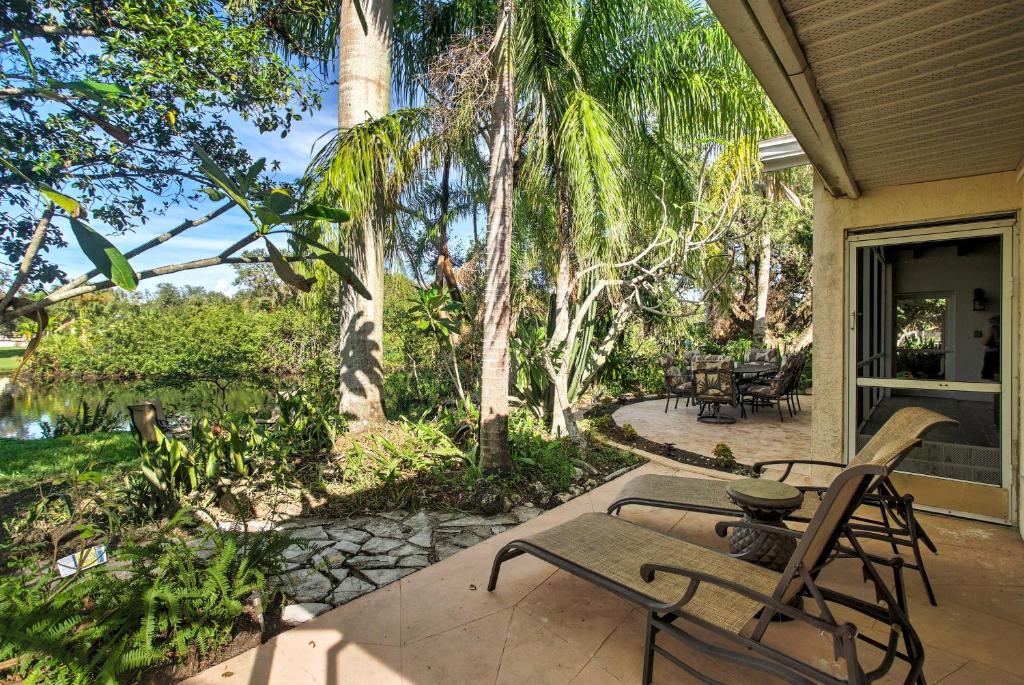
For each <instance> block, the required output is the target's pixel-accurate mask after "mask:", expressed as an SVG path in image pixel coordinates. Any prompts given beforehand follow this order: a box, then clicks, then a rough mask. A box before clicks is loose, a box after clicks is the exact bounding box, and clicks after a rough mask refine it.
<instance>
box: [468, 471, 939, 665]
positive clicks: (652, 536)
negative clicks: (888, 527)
mask: <svg viewBox="0 0 1024 685" xmlns="http://www.w3.org/2000/svg"><path fill="white" fill-rule="evenodd" d="M885 475H886V470H885V469H884V467H881V466H876V465H872V464H863V465H859V466H851V467H849V468H847V469H846V470H844V471H843V472H842V473H841V474H840V475H839V476H838V477H837V478H836V479H835V480H834V481H833V482H832V485H831V486H830V487H829V489H828V491H827V492H826V494H825V497H824V499H823V500H822V502H821V505H820V506H819V507H818V509H817V512H816V514H815V515H814V517H813V518H812V519H811V522H810V524H809V525H808V527H807V530H806V531H805V532H804V533H799V532H797V531H788V532H787V533H786V534H789V535H792V536H793V537H795V538H797V539H798V540H799V542H798V544H797V548H796V550H795V551H794V552H793V555H792V557H791V558H790V560H789V563H788V565H787V566H786V568H785V570H783V571H782V572H781V573H779V572H777V571H771V570H769V569H766V568H762V567H760V566H755V565H753V564H750V563H748V562H746V561H743V560H742V557H735V556H730V555H728V554H724V553H721V552H717V551H714V550H710V549H706V548H704V547H701V546H699V545H695V544H692V543H689V542H686V541H684V540H680V539H678V538H674V537H671V536H669V535H665V534H663V533H659V532H657V531H654V530H650V529H648V528H644V527H643V526H639V525H636V524H634V523H630V522H628V521H626V520H624V519H621V518H617V517H614V516H609V515H607V514H584V515H583V516H580V517H579V518H577V519H575V520H572V521H569V522H567V523H563V524H561V525H557V526H555V527H553V528H549V529H548V530H545V531H542V532H540V533H538V534H536V535H533V536H531V537H529V538H524V539H521V540H515V541H513V542H510V543H509V544H507V545H505V546H504V547H503V548H502V549H501V550H500V551H499V552H498V554H497V556H496V557H495V559H494V566H493V568H492V570H491V577H490V582H489V584H488V587H487V589H488V591H493V590H494V588H495V586H496V584H497V580H498V574H499V571H500V569H501V565H502V564H503V563H505V562H506V561H508V560H510V559H512V558H514V557H517V556H520V555H522V554H531V555H533V556H535V557H538V558H540V559H543V560H544V561H547V562H549V563H551V564H553V565H555V566H557V567H559V568H561V569H564V570H566V571H568V572H569V573H572V574H574V575H577V576H579V577H580V578H583V579H584V580H587V581H589V582H591V583H594V584H595V585H598V586H599V587H602V588H604V589H606V590H609V591H611V592H613V593H615V594H617V595H619V596H621V597H623V598H624V599H626V600H627V601H630V602H632V603H633V604H636V605H638V606H640V607H641V608H643V609H645V610H646V611H647V612H648V620H647V635H646V646H645V652H644V669H643V683H644V684H645V685H647V684H648V683H650V682H651V678H652V670H653V662H654V655H655V654H660V655H662V656H663V657H665V658H666V659H668V660H669V661H671V662H672V663H674V664H675V665H677V666H678V667H680V668H682V669H683V670H685V671H686V672H688V673H690V674H691V675H694V676H695V677H696V678H697V679H699V680H701V681H702V682H708V683H717V682H718V681H717V680H713V679H711V678H710V677H709V676H708V675H705V674H701V673H699V672H697V671H696V669H695V668H693V667H692V666H691V665H690V664H687V663H686V662H684V661H683V660H682V659H680V658H679V657H677V656H675V655H673V654H672V653H670V652H668V651H667V650H666V649H665V648H664V647H663V646H662V644H663V641H659V640H658V637H659V635H660V634H662V633H664V634H665V635H667V636H669V637H671V638H675V639H677V640H679V641H681V642H683V643H684V644H687V645H689V646H691V647H693V648H695V649H697V650H699V651H702V652H706V653H709V654H711V655H713V656H715V657H717V658H718V659H729V660H732V661H735V662H737V663H740V664H743V665H745V666H748V667H751V668H755V669H758V670H761V671H764V672H766V673H770V674H772V675H776V676H780V677H781V678H782V679H783V680H785V681H786V682H790V683H800V684H809V683H810V682H811V681H814V682H821V683H827V684H829V685H841V684H844V683H849V684H857V685H859V684H861V683H870V682H873V681H875V680H876V679H878V678H880V677H882V676H883V675H885V674H886V673H887V672H888V670H889V669H890V668H891V666H892V664H893V662H894V660H895V659H902V660H904V661H906V662H908V663H909V664H910V671H909V673H908V675H907V677H906V680H905V682H906V683H915V682H917V683H919V684H923V682H924V679H923V676H922V675H921V667H922V664H923V662H924V652H923V648H922V645H921V642H920V640H919V639H918V637H917V635H916V633H915V632H914V630H913V627H912V626H911V625H910V622H909V619H908V618H907V614H906V611H905V605H904V601H903V600H904V598H903V596H902V576H901V561H902V560H901V559H900V557H894V558H893V559H890V560H885V561H887V562H888V563H889V565H890V566H891V568H892V569H893V572H894V576H895V579H896V582H895V587H896V590H897V596H893V594H892V593H891V592H890V590H889V588H888V587H887V586H886V584H885V582H883V581H882V579H881V577H880V576H879V574H878V570H877V568H876V566H875V564H877V563H879V562H882V561H883V560H882V559H881V558H879V557H872V556H871V555H868V554H867V553H866V552H864V550H863V548H862V547H861V546H860V544H859V542H858V541H857V538H856V537H855V536H853V535H852V534H850V531H849V527H848V522H849V519H850V517H851V515H852V514H853V512H854V510H855V509H856V508H857V507H858V506H860V504H861V503H862V499H863V496H864V494H865V493H866V492H867V491H868V490H869V488H871V487H872V486H873V485H874V482H875V481H876V480H877V479H879V478H884V477H885ZM737 526H739V527H746V528H748V529H751V530H753V531H757V532H760V533H762V534H763V535H762V536H761V538H760V539H761V541H762V542H763V541H764V540H766V539H767V538H768V535H767V532H768V531H771V532H772V533H777V532H778V531H779V529H778V528H775V527H771V526H764V525H761V524H757V523H750V522H747V521H735V522H722V523H720V524H719V525H718V526H717V527H716V528H717V530H718V533H719V534H720V535H723V534H724V533H725V531H726V529H728V528H730V527H737ZM841 536H844V537H846V538H847V539H848V541H849V545H850V546H849V547H843V546H842V545H840V543H839V540H840V537H841ZM755 547H756V546H755ZM755 552H756V549H754V550H751V553H755ZM840 552H842V553H846V554H849V555H853V556H857V557H859V558H860V559H861V561H862V562H863V564H864V574H865V580H866V581H870V582H871V583H872V584H873V585H874V588H875V591H876V593H877V595H876V597H877V598H878V604H877V605H876V604H871V603H869V602H865V601H864V600H860V599H858V598H854V597H849V596H847V595H844V594H842V593H838V592H835V591H833V590H830V589H828V588H825V587H822V586H820V585H819V584H818V583H817V576H818V573H819V571H820V570H821V568H822V567H823V566H824V565H825V563H826V562H827V561H828V560H829V558H830V557H831V556H832V555H833V554H834V553H840ZM801 597H809V598H811V600H810V601H809V602H807V604H813V605H814V606H815V607H816V608H817V614H812V613H808V612H807V611H805V610H804V609H803V608H802V605H801V604H798V603H797V602H798V601H799V600H800V599H801ZM830 603H835V604H840V605H843V606H845V607H848V608H850V609H853V610H854V611H855V612H857V613H859V614H862V615H864V616H865V620H866V621H868V622H871V621H876V620H877V621H879V622H880V625H888V626H890V635H889V639H888V641H887V643H884V644H883V643H882V642H879V641H877V640H874V639H872V638H870V637H868V636H866V635H863V634H861V633H860V632H859V631H858V630H857V627H856V626H855V625H853V624H851V623H844V622H840V621H838V620H837V619H836V618H835V616H834V615H833V614H832V611H831V610H830V608H829V604H830ZM779 615H782V616H785V617H788V618H790V619H793V620H797V621H801V622H804V623H807V624H809V625H810V626H812V627H813V628H814V629H815V630H818V631H821V632H822V633H827V634H829V635H831V636H832V638H833V642H834V647H835V656H836V658H837V659H838V658H840V657H842V658H843V659H844V660H845V663H846V678H845V679H842V678H839V677H836V676H835V675H833V674H832V673H830V672H826V671H823V670H821V668H819V667H818V666H817V664H809V663H806V662H804V661H801V660H799V659H797V658H796V657H794V656H793V655H792V654H791V653H787V651H786V649H785V647H775V646H772V645H771V644H766V643H765V642H764V640H763V638H764V637H765V633H766V632H767V630H768V629H769V627H771V626H772V619H773V618H775V617H777V616H779ZM755 619H756V620H755ZM691 626H697V627H700V628H703V629H705V630H707V631H710V632H711V633H713V634H715V635H718V636H720V637H723V638H725V639H727V640H729V641H731V642H732V643H734V644H737V645H738V646H740V647H741V648H746V649H745V650H744V649H741V650H732V649H728V648H723V647H720V646H717V645H712V644H709V643H707V642H705V641H704V640H702V639H700V638H699V637H697V636H696V635H694V634H693V632H691V631H690V630H689V628H690V627H691ZM858 639H859V640H862V641H864V642H866V643H868V644H871V645H873V646H875V647H877V648H879V649H881V650H883V651H884V652H885V655H884V657H883V658H882V660H881V662H880V663H879V664H878V666H877V667H876V668H874V669H872V670H870V671H868V670H866V669H865V667H864V666H863V665H862V664H861V663H860V661H859V659H858V656H857V640H858ZM901 639H902V642H903V645H904V647H903V649H904V651H902V652H901V651H900V650H899V643H900V640H901ZM774 644H779V643H778V642H775V643H774ZM782 644H784V642H783V643H782Z"/></svg>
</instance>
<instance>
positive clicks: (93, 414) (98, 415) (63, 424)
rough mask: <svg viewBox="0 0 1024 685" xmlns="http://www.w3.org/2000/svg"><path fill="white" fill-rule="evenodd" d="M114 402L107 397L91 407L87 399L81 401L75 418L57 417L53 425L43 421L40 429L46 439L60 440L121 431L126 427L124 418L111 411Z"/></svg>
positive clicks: (111, 397)
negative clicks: (73, 436) (75, 436)
mask: <svg viewBox="0 0 1024 685" xmlns="http://www.w3.org/2000/svg"><path fill="white" fill-rule="evenodd" d="M113 401H114V398H113V396H112V395H107V396H106V397H105V398H103V399H102V400H100V401H99V402H98V403H96V404H94V405H92V406H90V405H89V403H88V402H87V401H86V400H85V398H82V399H79V401H78V408H77V409H76V410H75V414H74V415H73V416H65V415H63V414H62V415H60V416H57V417H56V418H55V419H54V420H53V423H50V422H49V421H43V422H41V423H40V428H41V429H42V431H43V437H44V438H59V437H62V436H64V435H86V434H88V433H108V432H111V431H115V430H119V429H120V428H121V427H122V426H123V425H124V417H123V416H120V415H119V414H118V413H117V412H113V411H111V410H110V405H111V403H112V402H113Z"/></svg>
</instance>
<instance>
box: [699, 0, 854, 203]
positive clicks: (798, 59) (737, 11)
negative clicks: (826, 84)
mask: <svg viewBox="0 0 1024 685" xmlns="http://www.w3.org/2000/svg"><path fill="white" fill-rule="evenodd" d="M708 5H709V6H710V7H711V9H712V10H713V11H714V13H715V15H716V16H717V17H718V20H719V22H721V24H722V27H723V28H725V30H726V32H727V33H728V34H729V37H730V38H732V41H733V43H735V44H736V47H737V48H738V49H739V51H740V53H742V55H743V56H744V58H746V60H747V63H748V64H749V65H750V68H751V70H752V71H753V72H754V75H755V76H756V77H757V79H758V80H759V81H760V82H761V85H762V86H763V87H764V89H765V91H766V92H767V93H768V97H770V98H771V100H772V102H773V103H774V104H775V107H776V109H778V110H779V114H781V115H782V118H783V119H784V120H785V121H786V123H787V124H788V125H789V129H790V131H792V132H793V135H794V137H795V138H796V140H797V141H799V144H800V147H801V148H803V150H804V152H805V153H806V155H807V158H808V159H809V160H810V162H811V163H812V164H813V165H814V167H815V169H817V170H818V173H819V174H820V175H821V178H822V181H824V183H825V187H826V188H828V190H829V192H831V193H832V194H833V195H835V196H837V197H841V196H848V197H858V196H860V189H859V188H858V187H857V183H856V181H854V179H853V174H852V173H851V172H850V167H849V165H848V164H847V162H846V155H845V154H844V153H843V148H842V147H840V145H839V140H838V138H837V137H836V133H835V131H834V130H833V128H832V122H831V121H830V120H829V117H828V114H827V113H826V111H825V106H824V104H823V103H822V102H821V98H820V97H819V96H818V91H817V88H816V87H815V84H814V75H813V74H812V73H811V71H810V69H809V68H808V67H807V60H806V59H804V55H803V51H802V50H801V49H800V45H799V43H798V42H797V40H796V37H795V36H794V35H793V31H792V28H791V27H790V25H789V23H788V22H787V21H786V18H785V15H784V14H783V13H782V9H781V8H780V7H779V6H778V4H777V3H775V2H756V0H754V1H751V2H748V0H708Z"/></svg>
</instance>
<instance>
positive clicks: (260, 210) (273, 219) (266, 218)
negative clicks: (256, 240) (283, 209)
mask: <svg viewBox="0 0 1024 685" xmlns="http://www.w3.org/2000/svg"><path fill="white" fill-rule="evenodd" d="M253 211H254V212H256V217H257V218H258V219H259V220H260V222H262V223H263V228H264V229H266V228H268V227H270V226H276V225H277V224H283V223H284V217H282V216H281V215H280V214H277V213H276V212H272V211H270V210H269V209H267V208H266V207H253ZM261 232H263V233H265V232H266V231H261Z"/></svg>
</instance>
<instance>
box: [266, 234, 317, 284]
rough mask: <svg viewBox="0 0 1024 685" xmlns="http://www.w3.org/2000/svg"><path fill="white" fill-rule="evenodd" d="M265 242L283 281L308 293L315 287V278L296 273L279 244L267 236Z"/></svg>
mask: <svg viewBox="0 0 1024 685" xmlns="http://www.w3.org/2000/svg"><path fill="white" fill-rule="evenodd" d="M264 242H266V244H267V254H269V255H270V263H271V264H272V265H273V266H274V271H276V272H277V275H278V277H279V278H280V279H281V280H282V281H284V282H285V283H287V284H288V285H290V286H291V287H293V288H295V289H296V290H301V291H302V292H304V293H308V292H309V291H310V290H312V289H313V284H314V283H316V279H315V278H304V277H303V276H300V275H298V274H297V273H295V270H294V269H292V265H291V264H289V263H288V260H286V259H285V257H284V255H283V254H281V251H280V250H278V249H277V246H276V245H274V243H272V242H270V239H269V238H266V239H265V240H264Z"/></svg>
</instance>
